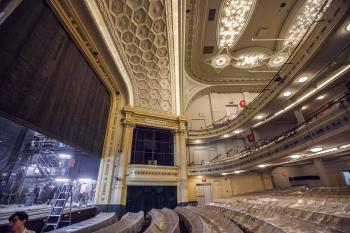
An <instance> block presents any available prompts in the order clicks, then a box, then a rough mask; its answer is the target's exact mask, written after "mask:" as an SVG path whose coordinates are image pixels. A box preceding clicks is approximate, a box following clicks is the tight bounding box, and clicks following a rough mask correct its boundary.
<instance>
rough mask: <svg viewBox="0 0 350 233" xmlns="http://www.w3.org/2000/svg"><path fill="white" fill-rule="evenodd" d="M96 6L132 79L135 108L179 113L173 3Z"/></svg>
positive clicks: (121, 1) (156, 0)
mask: <svg viewBox="0 0 350 233" xmlns="http://www.w3.org/2000/svg"><path fill="white" fill-rule="evenodd" d="M96 3H97V6H98V10H99V11H100V13H101V15H102V17H103V21H104V23H105V24H106V26H107V28H108V31H109V33H110V35H111V37H112V39H113V42H114V45H115V46H116V48H117V51H118V53H119V54H120V57H121V60H122V62H123V64H124V66H125V68H126V71H127V73H128V76H129V77H130V79H131V83H132V87H133V92H134V103H135V106H136V107H140V108H144V109H146V110H151V111H158V112H165V113H169V114H172V113H175V106H176V104H175V102H176V99H175V80H174V75H173V73H174V65H173V63H174V58H173V56H172V54H173V49H172V48H173V44H172V43H173V40H172V38H171V36H169V35H171V34H172V21H171V19H172V17H171V1H170V0H99V1H96Z"/></svg>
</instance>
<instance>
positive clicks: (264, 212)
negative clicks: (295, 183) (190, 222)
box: [199, 188, 350, 233]
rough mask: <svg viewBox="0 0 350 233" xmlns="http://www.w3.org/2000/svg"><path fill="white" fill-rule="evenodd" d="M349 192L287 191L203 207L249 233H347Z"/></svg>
mask: <svg viewBox="0 0 350 233" xmlns="http://www.w3.org/2000/svg"><path fill="white" fill-rule="evenodd" d="M349 194H350V189H348V188H317V189H307V188H291V189H283V190H271V191H265V192H255V193H247V194H243V195H238V196H234V197H231V198H225V199H218V200H215V202H214V203H212V204H210V205H207V206H205V207H199V209H202V211H203V212H205V211H208V210H211V211H216V212H217V213H220V214H222V215H223V216H225V217H227V218H228V219H230V220H232V221H234V222H235V223H237V224H238V225H239V226H240V227H241V228H245V229H246V230H248V231H253V232H310V233H311V232H348V229H350V195H349Z"/></svg>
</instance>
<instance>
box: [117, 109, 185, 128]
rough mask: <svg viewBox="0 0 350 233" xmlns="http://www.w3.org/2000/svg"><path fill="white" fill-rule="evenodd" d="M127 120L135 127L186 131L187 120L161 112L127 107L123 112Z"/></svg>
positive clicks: (181, 116)
mask: <svg viewBox="0 0 350 233" xmlns="http://www.w3.org/2000/svg"><path fill="white" fill-rule="evenodd" d="M122 111H123V113H124V115H125V120H127V121H129V122H133V124H135V125H142V126H149V127H158V128H164V129H172V130H176V131H184V130H186V118H185V116H183V115H179V116H177V117H174V116H169V115H167V114H163V113H160V112H150V111H146V110H144V109H140V108H137V107H131V106H130V105H128V106H125V107H124V109H123V110H122Z"/></svg>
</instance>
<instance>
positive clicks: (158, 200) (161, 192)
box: [126, 186, 177, 214]
mask: <svg viewBox="0 0 350 233" xmlns="http://www.w3.org/2000/svg"><path fill="white" fill-rule="evenodd" d="M176 205H177V194H176V186H128V190H127V197H126V211H127V212H138V211H140V210H142V211H144V212H145V214H146V213H147V212H148V211H150V210H151V209H152V208H155V209H162V208H164V207H167V208H170V209H173V208H175V207H176Z"/></svg>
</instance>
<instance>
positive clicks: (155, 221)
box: [144, 208, 180, 233]
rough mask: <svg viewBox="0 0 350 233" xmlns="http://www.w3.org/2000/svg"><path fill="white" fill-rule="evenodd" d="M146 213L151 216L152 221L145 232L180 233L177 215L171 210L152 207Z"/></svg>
mask: <svg viewBox="0 0 350 233" xmlns="http://www.w3.org/2000/svg"><path fill="white" fill-rule="evenodd" d="M148 215H149V216H150V217H151V218H152V222H151V224H150V226H149V227H148V228H147V229H146V230H145V231H144V232H145V233H180V226H179V217H178V216H177V214H176V213H175V212H174V211H173V210H170V209H167V208H163V209H161V210H157V209H152V210H151V211H150V212H148Z"/></svg>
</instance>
